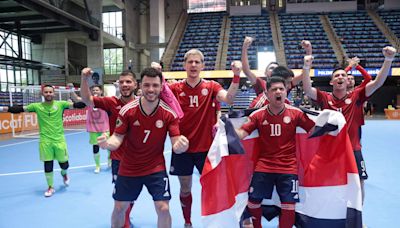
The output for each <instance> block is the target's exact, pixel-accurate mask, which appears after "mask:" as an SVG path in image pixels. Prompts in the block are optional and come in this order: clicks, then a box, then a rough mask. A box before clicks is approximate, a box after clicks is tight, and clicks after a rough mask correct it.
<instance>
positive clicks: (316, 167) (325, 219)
mask: <svg viewBox="0 0 400 228" xmlns="http://www.w3.org/2000/svg"><path fill="white" fill-rule="evenodd" d="M310 117H311V116H310ZM313 119H314V121H315V122H316V127H315V130H314V131H313V133H312V134H311V135H312V138H309V137H310V134H307V133H305V132H304V130H303V129H298V132H297V135H296V143H297V150H296V151H297V158H298V167H299V185H300V186H299V195H300V203H297V204H296V226H297V227H302V228H303V227H304V228H319V227H324V228H325V227H328V228H330V227H332V228H339V227H346V228H347V227H348V228H350V227H352V228H358V227H360V228H361V227H362V221H361V208H362V200H361V188H360V180H359V176H358V171H357V166H356V163H355V159H354V154H353V150H352V146H351V142H350V139H349V137H348V134H347V126H346V121H345V119H344V117H343V115H342V114H341V113H339V112H335V111H332V110H324V111H322V112H321V113H320V114H319V115H318V117H316V118H315V117H313ZM231 120H232V122H233V123H234V125H235V127H236V128H238V127H239V126H241V124H242V123H243V122H244V119H243V118H235V119H231ZM227 125H229V127H228V128H229V129H227V127H226V126H227ZM230 128H232V130H231V129H230ZM232 131H233V126H231V125H230V123H229V124H224V123H223V122H222V121H220V126H219V129H218V132H217V134H216V137H215V138H214V142H213V144H212V146H211V148H210V151H209V154H208V156H207V159H206V163H205V166H204V169H203V173H202V176H201V178H200V182H201V184H202V199H201V203H202V216H203V225H204V227H223V226H225V227H238V224H239V223H238V221H239V218H240V215H241V212H242V211H243V209H244V207H245V205H246V202H247V189H248V187H249V184H250V180H251V173H252V171H253V165H254V162H253V161H255V160H256V159H257V154H258V152H259V145H258V141H257V139H258V133H257V131H254V132H253V133H252V134H251V135H250V136H248V137H246V138H245V140H242V141H241V142H242V145H243V146H244V153H237V151H236V149H238V148H240V146H238V145H235V146H233V147H229V146H228V145H232V144H231V143H229V142H228V140H227V138H230V136H229V137H228V136H227V135H231V132H232ZM234 136H236V134H234ZM236 137H237V136H236ZM236 139H237V138H236ZM237 140H238V139H237ZM237 142H238V141H237ZM233 154H235V155H233ZM239 154H242V155H239ZM249 173H250V174H249ZM277 199H278V201H277ZM265 202H268V203H269V204H274V205H276V206H280V203H279V197H276V194H274V196H273V199H272V200H266V201H265ZM263 203H264V201H263ZM272 211H273V212H274V211H276V210H272ZM275 215H276V214H275ZM264 216H265V215H264Z"/></svg>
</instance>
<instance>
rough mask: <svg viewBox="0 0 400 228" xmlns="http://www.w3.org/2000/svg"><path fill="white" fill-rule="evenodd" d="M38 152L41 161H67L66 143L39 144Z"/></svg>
mask: <svg viewBox="0 0 400 228" xmlns="http://www.w3.org/2000/svg"><path fill="white" fill-rule="evenodd" d="M39 151H40V160H41V161H53V160H57V161H58V162H60V163H64V162H66V161H68V150H67V143H66V142H65V141H61V142H55V143H53V142H40V143H39Z"/></svg>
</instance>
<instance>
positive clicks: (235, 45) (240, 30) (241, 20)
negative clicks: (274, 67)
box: [226, 12, 274, 69]
mask: <svg viewBox="0 0 400 228" xmlns="http://www.w3.org/2000/svg"><path fill="white" fill-rule="evenodd" d="M229 19H230V21H231V23H230V33H229V44H228V53H227V61H226V69H230V64H231V62H232V61H234V60H240V59H241V54H242V44H243V40H244V38H245V37H246V36H250V37H253V38H254V39H255V40H254V41H253V44H252V45H251V46H250V48H249V50H248V58H249V64H250V69H257V50H258V49H259V48H261V47H263V48H264V47H273V46H274V45H273V41H272V35H271V29H270V21H269V16H268V14H267V13H266V12H263V13H262V14H261V15H260V16H230V17H229Z"/></svg>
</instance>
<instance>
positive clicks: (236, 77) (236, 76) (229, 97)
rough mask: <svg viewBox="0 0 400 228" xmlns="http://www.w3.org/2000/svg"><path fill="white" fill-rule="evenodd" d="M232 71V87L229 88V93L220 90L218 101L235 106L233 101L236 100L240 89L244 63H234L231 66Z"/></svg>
mask: <svg viewBox="0 0 400 228" xmlns="http://www.w3.org/2000/svg"><path fill="white" fill-rule="evenodd" d="M231 69H232V72H233V79H232V83H231V85H230V86H229V89H228V91H226V90H220V91H219V92H218V94H217V101H219V102H225V103H227V104H230V105H231V104H233V100H234V99H235V96H236V92H237V90H238V88H239V82H240V72H241V71H242V63H241V62H240V61H233V62H232V64H231Z"/></svg>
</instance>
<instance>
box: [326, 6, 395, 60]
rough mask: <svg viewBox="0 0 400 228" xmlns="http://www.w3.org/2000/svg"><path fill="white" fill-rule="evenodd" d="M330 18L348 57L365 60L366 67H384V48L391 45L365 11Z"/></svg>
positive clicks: (332, 14) (331, 14) (330, 15)
mask: <svg viewBox="0 0 400 228" xmlns="http://www.w3.org/2000/svg"><path fill="white" fill-rule="evenodd" d="M328 18H329V20H330V21H331V24H332V26H333V28H334V30H335V32H336V34H337V36H338V37H339V39H340V41H341V43H342V45H343V48H344V50H345V51H346V53H347V57H350V58H351V57H354V56H357V57H359V58H360V59H361V60H365V61H366V62H365V65H364V67H380V66H381V65H382V62H383V59H384V57H383V54H382V48H383V47H385V46H388V45H390V43H389V41H388V40H387V39H386V38H385V37H384V35H383V34H382V32H381V31H380V30H379V29H378V28H377V27H376V25H375V24H374V22H373V21H372V19H371V18H370V17H369V16H368V14H367V13H366V12H365V11H358V12H341V13H329V14H328Z"/></svg>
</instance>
